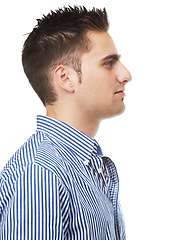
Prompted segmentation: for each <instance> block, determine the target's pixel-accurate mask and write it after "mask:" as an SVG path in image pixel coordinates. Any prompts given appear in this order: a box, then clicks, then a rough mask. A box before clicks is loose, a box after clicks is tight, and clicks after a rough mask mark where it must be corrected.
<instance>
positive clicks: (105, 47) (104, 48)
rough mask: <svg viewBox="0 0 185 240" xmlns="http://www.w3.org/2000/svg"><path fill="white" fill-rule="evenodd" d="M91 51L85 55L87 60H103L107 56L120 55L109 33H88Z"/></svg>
mask: <svg viewBox="0 0 185 240" xmlns="http://www.w3.org/2000/svg"><path fill="white" fill-rule="evenodd" d="M87 37H88V39H89V41H90V51H89V52H87V53H85V54H84V57H85V58H89V59H90V58H91V59H97V60H101V59H103V58H105V57H106V56H109V55H113V54H118V51H117V49H116V46H115V44H114V41H113V39H112V38H111V36H110V35H109V33H107V32H88V33H87Z"/></svg>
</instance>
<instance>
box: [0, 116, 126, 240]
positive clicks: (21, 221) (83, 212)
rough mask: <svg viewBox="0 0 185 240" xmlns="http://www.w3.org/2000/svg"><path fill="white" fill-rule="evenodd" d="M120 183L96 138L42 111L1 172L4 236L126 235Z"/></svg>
mask: <svg viewBox="0 0 185 240" xmlns="http://www.w3.org/2000/svg"><path fill="white" fill-rule="evenodd" d="M118 188H119V183H118V175H117V171H116V168H115V165H114V163H113V162H112V161H111V160H110V159H109V158H108V157H104V156H103V154H102V151H101V148H100V146H99V145H98V143H97V142H96V140H94V139H92V138H90V137H88V136H87V135H85V134H84V133H82V132H80V131H78V130H77V129H75V128H73V127H71V126H69V125H67V124H65V123H63V122H60V121H57V120H55V119H52V118H49V117H45V116H38V117H37V131H36V133H35V134H34V135H32V136H31V137H30V138H29V139H28V141H27V142H26V143H25V144H24V145H23V146H22V147H21V148H20V149H19V150H18V151H17V152H16V153H15V154H14V156H13V157H12V158H11V159H10V160H9V162H8V163H7V165H6V166H5V168H4V170H3V171H2V173H1V175H0V239H1V240H10V239H11V240H16V239H22V240H27V239H30V240H45V239H46V240H62V239H70V240H73V239H74V240H78V239H80V240H81V239H82V240H83V239H84V240H95V239H96V240H104V239H105V240H115V239H117V240H118V239H121V240H123V239H125V228H124V222H123V218H122V214H121V210H120V205H119V203H118Z"/></svg>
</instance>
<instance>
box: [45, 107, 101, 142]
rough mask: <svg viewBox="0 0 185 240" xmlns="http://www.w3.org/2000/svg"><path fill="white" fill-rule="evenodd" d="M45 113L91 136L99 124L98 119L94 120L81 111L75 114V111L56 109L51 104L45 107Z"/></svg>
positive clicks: (93, 135)
mask: <svg viewBox="0 0 185 240" xmlns="http://www.w3.org/2000/svg"><path fill="white" fill-rule="evenodd" d="M46 115H47V116H48V117H51V118H54V119H56V120H59V121H62V122H65V123H67V124H68V125H70V126H72V127H74V128H76V129H78V130H79V131H81V132H83V133H85V134H86V135H87V136H89V137H91V138H94V137H95V135H96V133H97V131H98V129H99V125H100V121H97V120H95V119H94V118H93V117H92V116H90V115H89V116H87V115H84V114H82V113H80V114H76V112H75V111H67V112H66V111H65V112H64V111H56V109H55V108H54V107H53V106H51V107H50V106H47V107H46Z"/></svg>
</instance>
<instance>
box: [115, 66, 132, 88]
mask: <svg viewBox="0 0 185 240" xmlns="http://www.w3.org/2000/svg"><path fill="white" fill-rule="evenodd" d="M131 80H132V76H131V74H130V72H129V71H128V69H127V68H126V67H125V66H124V65H123V64H122V63H121V62H120V66H119V70H118V74H117V81H118V82H120V83H122V82H130V81H131Z"/></svg>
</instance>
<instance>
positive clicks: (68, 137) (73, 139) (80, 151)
mask: <svg viewBox="0 0 185 240" xmlns="http://www.w3.org/2000/svg"><path fill="white" fill-rule="evenodd" d="M37 131H41V132H44V133H45V134H47V135H50V136H51V137H53V138H55V139H57V141H58V142H60V143H61V144H62V145H63V144H64V145H66V146H67V147H68V148H70V149H71V150H72V151H74V152H75V153H76V154H77V155H78V156H79V158H80V159H82V160H83V161H84V162H85V164H87V165H88V164H89V161H90V159H91V157H92V156H97V155H99V156H102V155H103V154H102V150H101V148H100V146H99V144H98V143H97V142H96V140H95V139H93V138H90V137H89V136H87V135H86V134H84V133H82V132H81V131H79V130H77V129H75V128H73V127H72V126H69V125H68V124H66V123H64V122H61V121H58V120H56V119H53V118H50V117H46V116H41V115H38V116H37Z"/></svg>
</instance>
